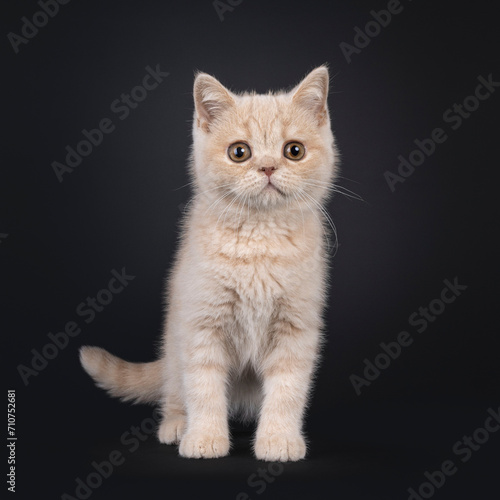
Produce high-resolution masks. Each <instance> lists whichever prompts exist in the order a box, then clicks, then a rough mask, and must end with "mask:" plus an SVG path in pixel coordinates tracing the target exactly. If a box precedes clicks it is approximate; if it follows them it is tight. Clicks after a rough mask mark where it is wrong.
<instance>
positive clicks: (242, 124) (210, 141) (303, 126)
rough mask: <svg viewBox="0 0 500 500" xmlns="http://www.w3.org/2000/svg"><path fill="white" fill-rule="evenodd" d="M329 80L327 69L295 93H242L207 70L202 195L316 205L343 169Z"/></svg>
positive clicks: (201, 82)
mask: <svg viewBox="0 0 500 500" xmlns="http://www.w3.org/2000/svg"><path fill="white" fill-rule="evenodd" d="M328 82H329V77H328V70H327V69H326V67H320V68H317V69H315V70H314V71H312V72H311V73H310V74H309V75H308V76H307V77H306V78H305V79H304V80H303V81H302V82H301V83H300V84H299V85H298V86H297V87H295V88H294V89H293V90H292V91H291V92H287V93H279V94H267V95H258V94H243V95H236V94H234V93H232V92H230V91H229V90H228V89H226V88H225V87H224V86H223V85H222V84H221V83H220V82H218V81H217V80H216V79H215V78H213V77H211V76H209V75H207V74H204V73H202V74H199V75H198V76H197V78H196V80H195V85H194V99H195V117H194V125H193V137H194V141H193V170H194V176H195V183H196V185H197V188H198V191H199V193H201V194H202V195H203V196H208V197H209V199H214V200H216V199H218V198H220V197H221V196H222V195H225V198H224V199H225V200H226V201H231V200H235V201H238V202H243V203H244V204H245V205H248V206H249V207H256V208H259V209H264V208H277V207H287V206H288V207H289V206H290V204H291V203H294V204H295V205H299V204H300V203H302V202H305V201H309V203H311V200H310V198H311V197H312V198H313V199H314V200H316V201H319V202H321V201H322V200H323V198H324V197H325V196H326V194H327V193H328V188H329V185H330V184H331V182H332V181H333V177H334V174H335V147H334V139H333V135H332V132H331V129H330V119H329V115H328V108H327V95H328ZM237 205H238V203H235V206H237Z"/></svg>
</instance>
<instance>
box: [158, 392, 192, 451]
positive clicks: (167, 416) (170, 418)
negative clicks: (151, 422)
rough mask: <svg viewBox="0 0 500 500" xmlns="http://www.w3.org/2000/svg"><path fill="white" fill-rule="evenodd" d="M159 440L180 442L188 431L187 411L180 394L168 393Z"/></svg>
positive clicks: (161, 441)
mask: <svg viewBox="0 0 500 500" xmlns="http://www.w3.org/2000/svg"><path fill="white" fill-rule="evenodd" d="M165 399H166V400H165V402H164V406H163V418H162V421H161V424H160V427H159V429H158V440H159V441H160V443H164V444H179V443H180V442H181V439H182V436H183V435H184V433H185V431H186V421H187V419H186V411H185V409H184V404H183V403H182V400H181V399H180V396H179V395H178V394H167V396H166V398H165Z"/></svg>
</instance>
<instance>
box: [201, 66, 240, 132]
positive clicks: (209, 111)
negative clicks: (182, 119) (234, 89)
mask: <svg viewBox="0 0 500 500" xmlns="http://www.w3.org/2000/svg"><path fill="white" fill-rule="evenodd" d="M193 94H194V107H195V110H196V120H197V125H198V127H200V128H202V129H203V130H205V132H209V130H210V126H211V125H212V124H213V123H214V121H216V120H217V118H219V116H220V115H221V114H222V113H223V112H224V111H225V110H227V109H228V108H230V107H231V106H234V104H235V101H234V95H233V94H232V93H231V92H230V91H229V90H228V89H226V87H224V85H222V83H220V82H219V80H217V79H216V78H214V77H213V76H210V75H207V74H206V73H198V75H197V76H196V79H195V81H194V89H193Z"/></svg>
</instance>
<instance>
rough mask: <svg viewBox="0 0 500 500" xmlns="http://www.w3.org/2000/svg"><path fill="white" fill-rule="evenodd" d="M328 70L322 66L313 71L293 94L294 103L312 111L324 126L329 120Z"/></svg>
mask: <svg viewBox="0 0 500 500" xmlns="http://www.w3.org/2000/svg"><path fill="white" fill-rule="evenodd" d="M329 83H330V77H329V74H328V68H327V67H326V66H320V67H319V68H316V69H314V70H312V71H311V72H310V73H309V74H308V75H307V76H306V77H305V78H304V79H303V80H302V81H301V82H300V83H299V84H298V85H297V86H296V87H295V88H294V89H293V90H292V92H291V94H292V102H294V103H295V104H297V106H300V107H301V108H303V109H306V110H308V111H310V112H311V113H312V114H313V116H314V117H315V118H316V119H317V120H318V124H319V125H323V124H324V123H325V121H326V120H327V118H328V105H327V102H326V101H327V98H328V87H329Z"/></svg>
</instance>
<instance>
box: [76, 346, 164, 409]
mask: <svg viewBox="0 0 500 500" xmlns="http://www.w3.org/2000/svg"><path fill="white" fill-rule="evenodd" d="M80 362H81V363H82V366H83V368H84V369H85V371H86V372H87V373H88V374H89V375H90V376H91V377H92V378H93V379H94V380H95V382H96V384H97V386H98V387H100V388H101V389H105V390H106V391H108V393H109V394H110V395H111V396H113V397H116V398H121V399H122V401H133V402H134V403H153V402H156V401H159V400H160V399H161V395H162V388H163V377H162V371H163V370H162V363H163V361H162V360H158V361H153V362H151V363H129V362H127V361H124V360H123V359H120V358H118V357H116V356H113V355H112V354H110V353H109V352H108V351H106V350H104V349H101V348H100V347H91V346H83V347H82V348H81V349H80Z"/></svg>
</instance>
